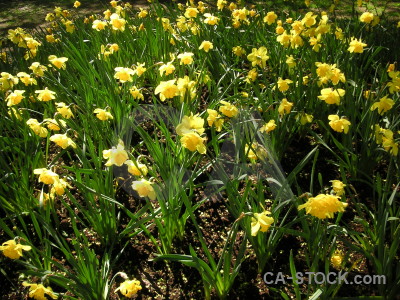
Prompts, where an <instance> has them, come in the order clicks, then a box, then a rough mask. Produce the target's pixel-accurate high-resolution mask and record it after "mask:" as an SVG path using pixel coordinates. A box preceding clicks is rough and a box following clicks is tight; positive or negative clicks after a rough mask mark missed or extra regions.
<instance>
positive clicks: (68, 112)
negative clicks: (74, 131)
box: [56, 102, 74, 119]
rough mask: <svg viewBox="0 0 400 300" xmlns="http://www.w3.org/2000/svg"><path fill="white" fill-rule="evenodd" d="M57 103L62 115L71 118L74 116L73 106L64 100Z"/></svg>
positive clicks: (58, 110)
mask: <svg viewBox="0 0 400 300" xmlns="http://www.w3.org/2000/svg"><path fill="white" fill-rule="evenodd" d="M56 105H57V112H58V113H59V114H60V115H62V117H63V118H65V119H69V118H73V117H74V114H73V113H72V110H71V108H70V107H69V106H68V105H66V104H65V103H64V102H57V103H56Z"/></svg>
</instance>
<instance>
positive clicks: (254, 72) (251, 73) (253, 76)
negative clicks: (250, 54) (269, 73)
mask: <svg viewBox="0 0 400 300" xmlns="http://www.w3.org/2000/svg"><path fill="white" fill-rule="evenodd" d="M257 77H258V72H257V69H256V68H253V69H251V70H250V71H249V72H248V73H247V76H246V79H245V80H244V81H245V82H247V83H251V82H254V81H256V79H257Z"/></svg>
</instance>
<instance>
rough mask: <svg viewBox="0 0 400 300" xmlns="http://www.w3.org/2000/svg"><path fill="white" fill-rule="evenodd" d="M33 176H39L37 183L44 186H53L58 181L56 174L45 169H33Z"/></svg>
mask: <svg viewBox="0 0 400 300" xmlns="http://www.w3.org/2000/svg"><path fill="white" fill-rule="evenodd" d="M33 174H36V175H39V182H43V183H44V184H54V183H55V182H57V181H58V180H59V177H58V174H57V173H54V172H53V171H51V170H47V169H46V168H41V169H35V170H33Z"/></svg>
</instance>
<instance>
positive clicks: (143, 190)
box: [132, 179, 156, 200]
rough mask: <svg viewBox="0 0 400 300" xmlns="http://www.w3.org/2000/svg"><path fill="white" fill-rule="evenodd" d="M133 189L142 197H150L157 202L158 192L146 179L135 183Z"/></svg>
mask: <svg viewBox="0 0 400 300" xmlns="http://www.w3.org/2000/svg"><path fill="white" fill-rule="evenodd" d="M132 189H133V190H134V191H136V192H137V193H138V194H139V196H140V197H149V199H150V200H156V192H155V191H154V188H153V187H152V183H151V182H150V181H148V180H146V179H141V180H139V181H133V182H132Z"/></svg>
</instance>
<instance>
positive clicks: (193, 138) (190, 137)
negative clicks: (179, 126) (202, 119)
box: [181, 131, 206, 154]
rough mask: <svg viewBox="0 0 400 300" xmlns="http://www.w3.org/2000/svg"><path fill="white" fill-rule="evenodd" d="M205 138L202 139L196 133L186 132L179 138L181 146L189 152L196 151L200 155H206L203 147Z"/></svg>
mask: <svg viewBox="0 0 400 300" xmlns="http://www.w3.org/2000/svg"><path fill="white" fill-rule="evenodd" d="M204 141H205V138H202V137H201V136H200V135H199V134H198V133H197V132H194V131H192V132H188V133H185V134H184V135H183V136H182V137H181V143H182V146H183V147H184V148H186V149H189V150H190V151H192V152H194V151H196V150H197V151H198V152H199V153H200V154H205V153H206V146H205V145H204Z"/></svg>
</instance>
